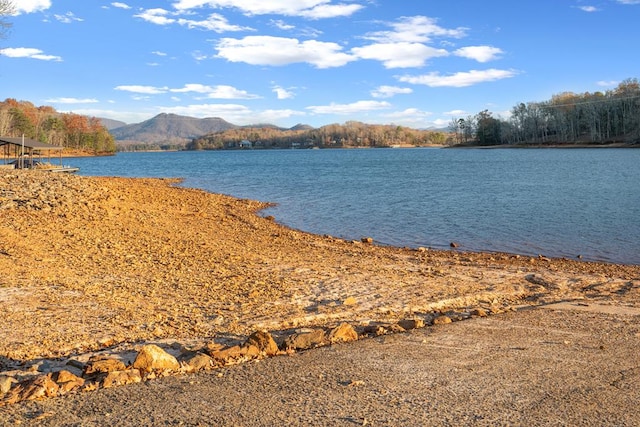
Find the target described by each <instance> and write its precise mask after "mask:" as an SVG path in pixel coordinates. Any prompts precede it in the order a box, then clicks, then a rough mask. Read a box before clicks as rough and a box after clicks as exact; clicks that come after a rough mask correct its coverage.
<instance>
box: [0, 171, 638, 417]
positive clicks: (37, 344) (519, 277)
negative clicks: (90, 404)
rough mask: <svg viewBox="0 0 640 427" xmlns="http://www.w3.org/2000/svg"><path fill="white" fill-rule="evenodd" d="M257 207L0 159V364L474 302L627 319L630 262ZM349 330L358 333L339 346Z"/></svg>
mask: <svg viewBox="0 0 640 427" xmlns="http://www.w3.org/2000/svg"><path fill="white" fill-rule="evenodd" d="M265 206H266V205H265V204H264V203H261V202H256V201H250V200H238V199H234V198H231V197H227V196H223V195H216V194H210V193H207V192H204V191H200V190H194V189H187V188H182V187H180V186H179V181H178V180H160V179H127V178H114V177H108V178H89V177H80V176H73V175H55V174H48V173H42V172H29V171H19V172H13V171H11V172H10V173H7V172H2V173H0V304H1V305H0V307H2V316H0V343H1V345H0V364H1V367H2V370H9V369H16V368H19V367H23V368H24V369H28V368H29V366H31V365H33V364H35V363H40V364H42V362H43V361H47V360H55V358H65V357H71V356H77V355H81V354H88V353H91V352H95V351H99V350H105V349H111V348H118V351H126V350H127V349H128V348H134V347H135V346H136V345H139V344H140V343H145V342H167V341H173V342H182V343H187V342H191V343H192V342H211V341H217V342H224V341H225V340H227V341H230V340H233V339H241V338H242V337H245V336H247V335H248V334H250V333H251V332H253V331H255V330H258V329H266V330H269V331H275V332H277V331H284V330H291V329H295V328H303V327H318V326H326V327H331V326H335V325H337V324H338V323H340V322H343V321H347V322H349V323H351V324H353V325H357V326H364V325H368V324H372V323H375V322H386V323H393V322H397V321H399V320H402V319H408V318H421V317H422V318H424V317H427V316H430V315H433V314H434V313H446V312H448V311H456V312H465V311H469V310H470V309H472V308H483V309H485V310H487V311H488V312H490V313H493V314H494V316H506V317H505V318H507V319H513V321H514V322H515V321H517V320H518V319H520V318H519V317H518V314H519V313H521V312H524V311H523V309H524V308H528V307H532V308H536V307H542V306H547V305H549V304H554V303H560V302H564V303H566V304H573V305H572V307H571V312H572V313H574V312H575V313H580V312H577V311H574V310H573V309H574V308H577V307H590V306H591V307H598V309H597V310H596V312H597V313H596V314H594V315H598V316H603V315H605V314H606V315H609V316H623V317H624V318H625V319H633V320H634V321H635V322H637V319H638V313H637V312H636V311H635V310H636V309H637V308H638V307H640V267H638V266H628V265H614V264H604V263H592V262H582V261H576V260H565V259H549V258H546V257H544V256H543V255H541V256H539V257H527V256H518V255H512V254H495V253H494V254H490V253H466V252H464V251H463V250H459V249H456V250H452V251H436V250H431V249H428V248H393V247H384V246H378V245H376V244H375V236H363V237H371V238H373V243H372V244H369V243H363V242H362V241H360V240H358V241H344V240H341V239H337V238H334V237H331V236H316V235H312V234H308V233H304V232H301V231H297V230H291V229H289V228H286V227H284V226H282V225H280V224H278V222H277V218H275V219H271V218H263V217H261V216H259V215H257V212H258V211H259V210H260V209H261V208H264V207H265ZM603 307H604V308H603ZM558 310H560V311H563V309H562V308H559V309H558ZM603 310H604V311H607V310H608V312H606V313H605V312H604V311H603ZM526 312H527V313H530V311H526ZM500 313H503V314H500ZM587 314H588V312H587ZM587 314H585V313H581V314H579V315H580V316H585V315H587ZM526 316H527V317H523V319H525V320H520V321H521V322H525V324H526V323H527V322H531V321H534V320H535V318H536V316H535V315H534V316H532V315H531V314H527V315H526ZM491 318H493V316H492V317H491ZM527 319H529V320H527ZM614 320H615V319H614ZM481 321H487V320H483V319H473V320H467V321H464V322H456V323H455V325H456V326H450V325H444V326H438V327H437V328H449V327H451V328H458V329H456V330H459V328H462V329H461V331H462V332H460V333H464V328H465V326H457V325H458V324H472V323H474V322H475V323H477V322H481ZM608 321H612V320H611V319H609V318H608ZM616 321H617V320H616ZM614 323H615V321H614ZM452 325H453V324H452ZM468 327H469V326H467V328H468ZM427 329H429V328H427ZM438 330H439V331H441V329H438ZM417 333H419V334H420V333H425V334H429V332H417ZM585 333H586V334H588V331H587V332H585ZM521 335H522V337H523V338H524V337H526V335H527V332H526V331H524V330H523V331H521ZM629 339H631V340H632V343H634V345H636V344H637V343H638V336H637V334H636V335H633V334H631V336H630V337H629ZM633 340H635V341H633ZM363 342H364V341H363ZM356 345H364V346H366V344H361V343H360V342H358V343H355V344H350V345H349V346H346V348H351V347H350V346H356ZM369 345H373V344H369ZM354 348H355V347H354ZM315 351H320V350H314V352H315ZM324 351H329V350H324ZM346 351H348V350H346ZM367 351H368V350H367ZM276 359H277V358H276ZM274 360H275V359H274ZM265 363H266V362H265ZM268 363H275V362H272V361H271V360H269V362H268ZM278 363H280V362H278ZM634 363H635V364H636V366H637V365H638V362H637V361H636V362H634ZM214 375H215V374H214ZM635 375H637V372H636V374H635ZM163 381H164V380H163ZM186 381H189V380H186ZM637 385H638V382H637V381H636V382H635V383H634V393H637ZM124 388H127V387H124ZM256 393H259V392H258V391H256ZM80 396H84V394H82V395H80ZM87 398H88V397H87ZM53 400H57V399H53ZM63 400H64V399H63ZM365 412H366V411H365ZM307 416H308V414H307ZM363 417H364V418H366V414H365V415H363ZM636 419H637V418H636ZM360 421H362V422H364V421H365V420H360ZM239 423H240V424H243V423H242V422H239ZM302 424H303V423H302V422H301V423H300V424H297V423H295V422H294V423H293V424H291V425H302ZM383 424H384V423H383ZM393 424H394V423H390V424H387V425H393ZM395 424H397V425H402V424H403V423H402V422H400V421H397V422H396V423H395ZM51 425H54V424H51ZM132 425H133V424H132ZM341 425H342V424H341ZM343 425H350V424H348V423H346V422H345V423H344V424H343ZM405 425H409V424H405Z"/></svg>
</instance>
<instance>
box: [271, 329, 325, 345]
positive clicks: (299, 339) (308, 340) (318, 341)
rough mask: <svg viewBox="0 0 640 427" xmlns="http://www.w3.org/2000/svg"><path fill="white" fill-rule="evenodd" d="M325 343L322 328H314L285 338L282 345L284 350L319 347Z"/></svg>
mask: <svg viewBox="0 0 640 427" xmlns="http://www.w3.org/2000/svg"><path fill="white" fill-rule="evenodd" d="M326 343H327V336H326V333H325V332H324V330H322V329H314V330H312V331H308V332H299V333H295V334H293V335H290V336H288V337H287V338H285V340H284V342H283V343H282V347H283V348H284V349H285V350H306V349H308V348H314V347H319V346H322V345H325V344H326Z"/></svg>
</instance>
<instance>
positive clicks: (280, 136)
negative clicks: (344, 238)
mask: <svg viewBox="0 0 640 427" xmlns="http://www.w3.org/2000/svg"><path fill="white" fill-rule="evenodd" d="M448 136H449V135H448V134H447V133H445V132H439V131H431V130H418V129H412V128H408V127H404V126H395V125H371V124H365V123H361V122H355V121H350V122H346V123H345V124H330V125H327V126H322V127H320V128H310V127H301V128H297V127H296V128H292V129H280V128H276V127H273V126H264V127H242V128H235V129H229V130H225V131H222V132H216V133H212V134H208V135H204V136H202V137H198V138H194V139H193V140H191V142H189V143H188V144H187V146H186V149H187V150H216V149H234V148H245V147H248V146H249V144H250V146H251V148H349V147H393V146H396V145H410V146H416V147H419V146H427V145H441V144H445V143H447V138H448Z"/></svg>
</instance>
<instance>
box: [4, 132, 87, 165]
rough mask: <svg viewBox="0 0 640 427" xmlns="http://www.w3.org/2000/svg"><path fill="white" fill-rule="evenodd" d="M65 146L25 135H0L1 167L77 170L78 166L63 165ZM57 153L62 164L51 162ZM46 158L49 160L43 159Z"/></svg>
mask: <svg viewBox="0 0 640 427" xmlns="http://www.w3.org/2000/svg"><path fill="white" fill-rule="evenodd" d="M62 150H64V148H63V147H60V146H57V145H52V144H47V143H46V142H40V141H36V140H34V139H29V138H24V137H18V138H14V137H5V136H1V137H0V153H2V154H1V156H2V159H1V160H0V169H32V168H33V169H45V170H50V171H52V172H76V171H77V170H78V168H72V167H68V166H63V165H62ZM52 154H57V156H58V158H59V160H60V165H59V166H58V165H53V164H51V156H52ZM44 158H46V159H47V160H46V161H45V160H43V159H44Z"/></svg>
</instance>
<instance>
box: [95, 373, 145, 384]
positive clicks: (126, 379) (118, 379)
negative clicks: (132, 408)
mask: <svg viewBox="0 0 640 427" xmlns="http://www.w3.org/2000/svg"><path fill="white" fill-rule="evenodd" d="M140 381H142V376H141V375H140V371H139V370H138V369H128V370H126V371H113V372H109V373H108V374H107V376H106V377H105V379H104V381H103V382H102V386H103V387H104V388H110V387H116V386H120V385H127V384H134V383H139V382H140Z"/></svg>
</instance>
